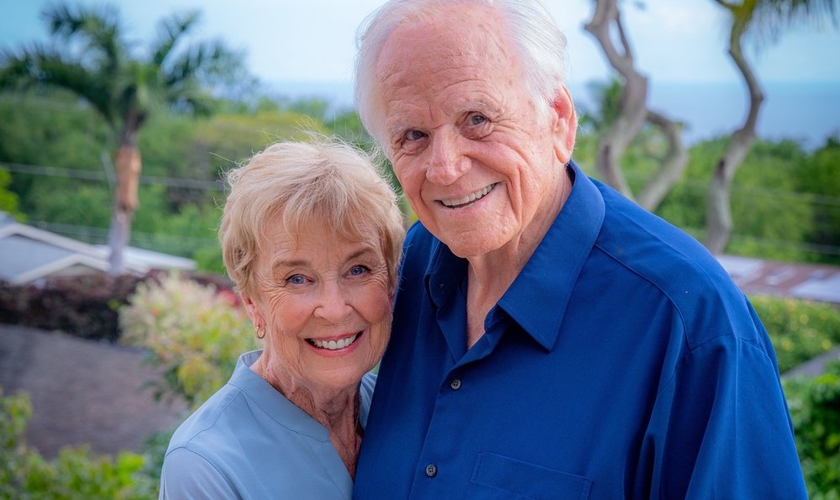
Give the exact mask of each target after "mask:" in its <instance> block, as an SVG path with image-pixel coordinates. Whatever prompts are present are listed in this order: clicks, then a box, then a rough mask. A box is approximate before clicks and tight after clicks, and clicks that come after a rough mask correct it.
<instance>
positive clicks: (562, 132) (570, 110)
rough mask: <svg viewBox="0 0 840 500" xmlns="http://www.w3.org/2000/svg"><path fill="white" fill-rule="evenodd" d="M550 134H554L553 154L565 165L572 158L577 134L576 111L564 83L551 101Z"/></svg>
mask: <svg viewBox="0 0 840 500" xmlns="http://www.w3.org/2000/svg"><path fill="white" fill-rule="evenodd" d="M552 104H553V105H552V109H553V114H552V121H553V128H552V134H553V136H554V154H555V155H556V156H557V159H558V160H560V162H561V163H562V164H563V165H565V164H567V163H569V160H571V159H572V151H573V150H574V148H575V137H576V136H577V113H575V103H574V101H573V100H572V94H571V93H570V92H569V89H568V88H567V87H566V86H565V85H564V86H563V87H562V88H560V89H559V90H558V91H557V95H556V96H555V98H554V102H553V103H552Z"/></svg>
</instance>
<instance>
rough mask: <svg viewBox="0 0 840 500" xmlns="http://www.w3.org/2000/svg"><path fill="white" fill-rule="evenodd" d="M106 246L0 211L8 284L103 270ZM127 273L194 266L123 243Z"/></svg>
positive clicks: (0, 272) (0, 248)
mask: <svg viewBox="0 0 840 500" xmlns="http://www.w3.org/2000/svg"><path fill="white" fill-rule="evenodd" d="M109 253H110V250H109V249H108V247H106V246H94V245H89V244H87V243H83V242H81V241H77V240H74V239H71V238H66V237H64V236H61V235H58V234H55V233H51V232H49V231H45V230H43V229H38V228H35V227H32V226H28V225H26V224H20V223H18V222H15V220H14V219H12V218H11V217H10V216H9V215H8V214H6V213H4V212H0V280H4V281H7V282H9V283H12V284H22V283H30V282H33V281H36V280H40V279H44V278H49V277H54V276H65V275H71V274H80V273H89V272H96V273H100V272H107V271H108V268H109V263H108V256H109ZM123 260H124V262H125V270H126V272H127V273H131V274H137V275H142V274H145V273H146V272H148V271H149V270H151V269H183V270H193V269H195V267H196V265H195V261H193V260H191V259H185V258H183V257H175V256H172V255H167V254H163V253H160V252H153V251H150V250H143V249H140V248H133V247H127V248H126V249H125V251H124V254H123Z"/></svg>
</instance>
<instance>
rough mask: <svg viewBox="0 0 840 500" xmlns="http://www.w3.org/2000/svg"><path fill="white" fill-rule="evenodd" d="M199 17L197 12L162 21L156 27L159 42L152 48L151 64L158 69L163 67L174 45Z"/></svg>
mask: <svg viewBox="0 0 840 500" xmlns="http://www.w3.org/2000/svg"><path fill="white" fill-rule="evenodd" d="M199 17H200V13H199V12H198V11H192V12H188V13H186V14H176V15H173V16H170V17H168V18H166V19H164V20H162V21H161V22H160V24H159V26H158V33H159V38H160V39H159V41H158V42H157V43H155V44H154V45H153V46H152V58H151V62H152V64H155V65H156V66H158V67H161V66H163V64H164V62H165V61H166V59H167V57H169V55H170V54H172V51H173V49H174V48H175V45H177V43H178V41H179V40H181V38H182V36H183V35H184V34H185V33H187V32H189V31H190V30H191V29H192V28H193V27H194V26H195V25H196V24H197V23H198V20H199Z"/></svg>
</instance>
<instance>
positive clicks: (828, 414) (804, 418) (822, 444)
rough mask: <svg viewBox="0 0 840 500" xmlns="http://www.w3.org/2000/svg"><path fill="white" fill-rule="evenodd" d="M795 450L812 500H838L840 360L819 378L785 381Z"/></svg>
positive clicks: (839, 489)
mask: <svg viewBox="0 0 840 500" xmlns="http://www.w3.org/2000/svg"><path fill="white" fill-rule="evenodd" d="M784 387H785V393H786V394H787V400H788V406H789V407H790V413H791V418H792V420H793V426H794V431H795V432H796V448H797V450H798V452H799V460H800V463H801V464H802V472H803V474H804V475H805V483H806V485H807V487H808V495H809V496H810V498H811V499H812V500H829V499H832V500H836V499H838V498H840V360H833V361H831V362H829V363H827V364H826V371H825V373H823V374H822V375H820V376H818V377H805V376H797V377H792V378H790V379H786V380H785V381H784Z"/></svg>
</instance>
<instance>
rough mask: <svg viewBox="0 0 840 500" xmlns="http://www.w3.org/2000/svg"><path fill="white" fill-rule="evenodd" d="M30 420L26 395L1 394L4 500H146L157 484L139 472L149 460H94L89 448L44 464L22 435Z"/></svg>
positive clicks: (0, 488)
mask: <svg viewBox="0 0 840 500" xmlns="http://www.w3.org/2000/svg"><path fill="white" fill-rule="evenodd" d="M31 416H32V405H31V403H30V402H29V397H28V396H26V395H25V394H17V395H12V396H4V395H3V393H2V389H0V499H9V500H11V499H15V500H75V499H78V498H84V499H90V500H148V499H151V498H155V497H156V493H157V481H156V480H155V479H154V478H153V477H148V476H145V475H143V474H141V473H140V471H141V470H142V469H143V466H144V463H145V461H146V458H144V457H143V456H142V455H137V454H134V453H129V452H123V453H120V454H119V455H118V456H117V457H115V458H112V457H109V456H96V455H93V454H92V453H91V452H90V451H89V450H88V449H87V448H85V447H67V448H63V449H62V450H61V451H60V453H59V456H58V457H57V458H56V459H54V460H46V459H44V458H43V457H42V456H41V455H40V454H38V452H37V451H35V450H32V449H30V448H28V447H27V446H26V443H25V440H24V431H25V430H26V424H27V422H28V421H29V418H30V417H31Z"/></svg>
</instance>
